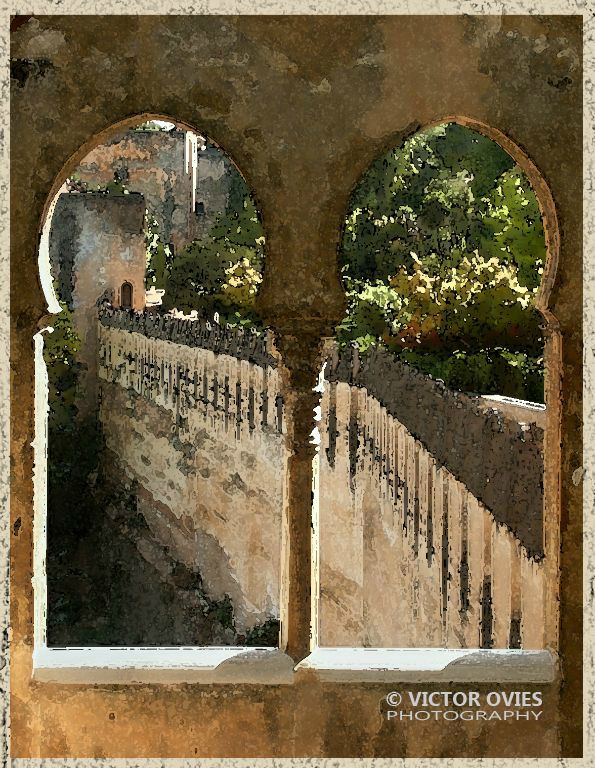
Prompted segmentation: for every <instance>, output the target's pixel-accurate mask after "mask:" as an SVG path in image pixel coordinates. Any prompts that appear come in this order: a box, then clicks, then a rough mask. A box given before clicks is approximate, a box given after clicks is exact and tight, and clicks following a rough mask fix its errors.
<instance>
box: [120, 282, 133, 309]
mask: <svg viewBox="0 0 595 768" xmlns="http://www.w3.org/2000/svg"><path fill="white" fill-rule="evenodd" d="M120 305H121V306H122V308H123V309H132V286H131V285H130V283H122V288H121V289H120Z"/></svg>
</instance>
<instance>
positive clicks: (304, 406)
mask: <svg viewBox="0 0 595 768" xmlns="http://www.w3.org/2000/svg"><path fill="white" fill-rule="evenodd" d="M11 55H12V57H13V59H14V61H13V73H12V74H13V78H14V79H13V81H12V94H11V132H12V135H14V136H18V137H19V140H18V142H13V146H12V153H11V209H10V210H11V266H12V270H13V272H12V295H11V312H12V328H11V364H12V372H13V378H12V391H11V396H12V398H13V402H14V403H18V407H15V408H13V409H12V431H11V440H12V456H13V473H12V487H11V526H14V532H15V533H14V536H12V547H11V599H12V606H11V624H12V653H11V696H12V699H11V706H12V712H11V714H12V751H13V755H14V756H28V755H32V756H37V755H43V756H62V757H63V756H88V755H96V756H113V757H116V756H126V757H131V756H133V755H138V756H141V755H142V756H161V757H164V756H190V757H193V756H196V755H200V756H221V755H228V756H234V755H242V756H244V757H247V756H255V757H256V756H265V755H270V756H284V755H285V756H286V755H298V756H302V755H306V756H331V757H338V756H346V755H347V756H363V757H367V756H374V755H387V756H427V755H441V756H443V757H448V756H453V755H457V756H462V755H464V756H477V755H485V756H500V757H504V756H545V755H547V756H555V755H558V754H563V755H565V756H578V755H580V754H581V750H582V729H581V723H582V714H581V707H580V702H581V701H582V679H581V674H582V588H581V585H582V549H581V547H582V487H581V484H580V473H579V474H578V475H577V474H575V473H576V471H577V470H578V469H579V468H580V467H581V464H582V448H581V439H582V377H581V373H582V349H581V341H582V327H581V299H582V288H581V281H582V267H581V265H582V260H581V259H582V211H581V205H580V200H581V199H582V159H581V158H582V85H581V83H582V63H581V62H582V20H581V18H580V17H578V16H544V15H542V16H530V17H529V16H527V17H519V16H504V17H499V16H482V17H469V16H392V17H386V16H374V17H366V16H354V17H349V16H343V17H333V16H326V17H325V16H320V17H316V16H309V17H308V16H303V17H300V16H285V17H264V16H263V17H258V16H254V17H250V16H244V17H217V16H119V17H113V16H112V17H102V16H86V17H83V16H57V15H52V16H43V17H40V18H31V19H29V20H28V21H27V22H26V23H25V24H22V25H21V26H19V28H18V29H17V31H16V32H15V33H14V34H13V37H12V50H11ZM156 60H159V62H160V66H159V67H156V66H153V62H154V61H156ZM146 115H150V116H153V117H160V116H161V117H164V118H167V117H168V116H170V117H173V118H174V119H175V120H177V121H179V122H182V123H184V124H186V125H188V127H191V128H194V130H196V131H197V132H204V133H206V134H207V135H208V136H211V137H213V139H214V140H215V141H217V143H218V144H219V145H221V146H222V147H223V148H224V149H225V150H226V151H228V152H229V153H230V155H231V156H232V157H233V159H234V161H235V162H236V163H237V164H238V167H239V168H241V169H242V172H243V173H244V175H245V177H246V179H247V181H248V183H249V185H250V186H251V188H252V189H253V190H254V191H255V195H256V198H257V201H258V203H259V205H260V207H261V210H262V213H263V224H264V227H265V233H266V237H267V269H266V272H265V277H264V284H263V287H262V291H261V293H260V298H259V301H260V308H261V310H262V311H263V312H264V314H265V316H266V317H267V319H268V320H269V321H270V322H271V323H272V324H273V325H274V327H275V329H276V331H277V333H278V346H279V348H280V351H281V354H282V355H283V360H284V364H285V366H286V369H285V371H283V375H284V376H285V377H286V380H287V383H288V384H289V385H290V386H291V394H290V396H289V397H288V400H287V402H286V413H287V437H288V449H289V459H288V474H287V479H286V483H287V486H286V487H287V493H286V495H285V508H284V515H285V517H286V521H287V525H288V528H289V529H290V530H291V533H292V541H293V544H292V546H291V547H290V548H289V550H288V552H287V573H288V584H289V589H288V599H287V607H286V614H285V615H286V620H285V622H284V630H283V631H284V637H285V641H286V647H287V649H288V651H289V652H290V653H291V654H293V655H294V656H295V658H302V657H303V656H304V655H306V654H307V653H308V647H309V621H310V602H309V594H310V567H309V556H310V555H309V553H310V514H311V487H312V455H313V447H312V446H310V444H309V443H310V433H311V431H312V427H313V408H314V406H315V404H316V400H317V395H316V394H315V393H313V392H312V389H313V387H314V385H315V384H316V380H317V374H318V371H319V369H320V364H321V353H320V351H319V350H320V339H321V338H322V337H324V336H327V335H330V334H332V329H333V328H334V325H335V323H336V322H337V321H338V319H339V318H340V316H341V314H342V311H343V306H344V303H343V302H344V297H343V294H342V291H341V287H340V282H339V276H338V274H337V267H336V249H337V244H338V242H339V237H340V225H341V217H342V214H343V211H344V210H345V207H346V205H347V201H348V198H349V194H350V192H351V190H352V189H353V187H354V186H355V184H356V182H357V179H358V178H359V176H360V175H361V173H362V172H363V171H364V170H365V169H366V168H367V166H368V165H369V163H370V162H371V160H372V159H374V158H375V157H377V156H378V155H379V154H380V152H381V151H383V150H384V149H386V148H388V147H390V146H391V145H394V144H395V143H398V142H399V141H400V140H401V139H402V138H403V137H405V136H408V135H410V134H411V133H413V132H414V131H415V130H417V128H418V127H420V126H424V125H428V124H430V123H434V122H439V121H443V120H444V119H445V118H447V117H456V119H458V120H460V121H462V122H467V123H468V124H469V125H471V126H472V127H476V128H478V129H480V130H482V131H484V132H485V133H486V134H487V135H489V136H491V137H493V138H496V140H498V141H500V142H501V143H502V145H503V146H504V147H505V148H506V149H507V150H508V151H509V152H511V154H512V155H513V156H514V157H515V159H516V160H517V161H518V162H519V163H520V164H521V165H522V167H523V168H524V170H525V171H526V172H527V173H528V175H529V178H530V179H531V181H532V183H533V184H534V185H535V186H536V188H537V191H538V196H539V199H540V201H541V203H542V204H543V205H544V213H545V215H546V222H545V223H546V230H547V232H548V237H549V244H550V256H551V258H550V266H549V267H548V274H547V275H546V290H545V293H544V305H547V307H548V309H549V311H550V312H551V313H552V314H553V317H554V318H555V319H556V320H557V322H558V324H559V328H557V327H556V326H555V324H553V325H551V326H550V330H549V331H548V338H549V340H548V345H547V349H546V360H547V364H548V365H549V367H550V378H549V380H548V382H547V387H546V392H547V395H546V396H547V406H548V422H547V425H546V437H545V442H546V449H545V453H546V483H545V485H546V489H545V490H546V506H545V510H546V525H550V526H551V528H550V529H549V530H550V534H551V537H550V539H549V540H548V543H547V544H546V547H547V551H546V559H547V558H548V557H549V561H551V562H552V563H553V566H552V572H553V573H554V575H556V570H557V556H558V553H559V555H560V585H559V610H560V617H559V618H560V632H559V650H560V657H561V667H560V677H559V679H558V682H557V683H556V684H555V685H552V686H540V687H541V689H542V690H543V691H544V701H545V707H544V709H545V711H544V714H543V716H542V718H541V719H540V721H539V722H534V723H527V722H525V721H520V722H519V723H517V724H514V723H510V722H508V723H495V722H492V723H486V724H481V723H480V724H477V723H458V724H457V725H456V727H455V726H454V725H453V727H452V728H448V729H446V728H444V727H443V724H441V723H431V722H430V723H415V722H412V723H407V724H404V725H403V726H402V727H399V728H395V724H394V722H388V721H387V720H386V719H385V718H383V716H382V706H383V705H382V703H381V701H382V699H383V697H384V696H386V693H387V690H388V688H387V686H386V685H364V684H361V683H358V684H347V685H345V684H337V683H323V682H321V681H320V680H319V679H318V678H317V677H316V675H314V674H303V675H302V674H300V675H297V676H296V682H295V684H294V685H293V686H288V687H284V688H282V689H281V688H276V687H267V686H266V685H262V686H238V687H229V686H212V687H209V688H208V689H207V688H205V687H200V686H188V685H171V686H157V685H150V686H149V685H147V686H138V687H134V686H117V685H115V686H68V685H59V684H41V683H38V682H35V681H32V680H31V665H32V656H31V652H32V638H33V626H32V621H33V594H32V584H31V576H32V574H31V562H32V557H31V552H32V545H33V515H32V498H33V481H32V475H33V471H32V470H33V449H32V447H31V442H32V439H33V378H34V376H33V372H34V367H33V364H34V361H33V351H32V344H31V338H32V336H33V335H34V333H35V332H36V331H37V329H38V326H39V323H40V321H44V319H45V320H46V321H47V316H46V310H45V303H44V297H43V294H42V291H41V287H40V284H39V281H38V280H37V277H36V275H37V245H38V233H39V231H40V229H41V225H42V221H43V214H44V210H45V208H46V206H47V205H48V203H49V200H50V199H51V197H52V196H53V195H54V194H55V193H56V192H57V190H58V189H59V188H60V186H61V184H62V183H63V181H64V180H65V179H66V177H67V176H68V174H69V173H71V172H72V171H73V170H74V169H75V167H76V165H77V164H78V163H79V162H80V160H81V159H82V158H83V157H84V155H85V154H87V153H88V152H89V151H90V150H91V149H92V148H93V147H94V146H96V145H97V144H100V143H104V142H105V141H106V140H108V139H109V137H110V135H112V133H111V132H112V131H113V132H117V131H121V130H122V129H123V128H124V127H126V125H130V124H133V122H138V119H139V117H138V116H146ZM66 116H68V119H66ZM141 119H142V118H141ZM126 121H129V122H126ZM114 126H117V127H116V128H115V129H114ZM529 158H530V160H529ZM32 168H35V173H31V169H32ZM549 191H551V197H552V201H553V202H552V201H550V200H549V198H548V194H549ZM556 220H557V222H558V226H556ZM557 256H559V258H558V259H557V261H558V264H557V270H555V269H552V267H555V262H556V257H557ZM560 373H562V374H563V376H562V379H561V380H560V377H559V374H560ZM548 451H549V454H548ZM557 452H559V455H560V462H559V472H558V469H557V467H558V456H557ZM548 455H549V456H551V457H553V464H552V465H548ZM573 475H574V477H577V476H578V477H579V480H578V482H573ZM548 504H549V506H548ZM556 610H557V609H556ZM556 621H557V616H556V612H555V611H554V614H553V616H552V626H553V627H554V628H555V627H556ZM422 687H423V688H426V689H427V685H425V686H422ZM459 687H460V686H459ZM498 687H499V688H500V686H498ZM418 688H419V687H418ZM478 688H479V689H482V690H485V687H484V688H482V687H480V686H478ZM511 688H512V689H514V686H510V685H508V686H502V689H504V690H510V689H511ZM530 688H531V686H527V689H530ZM110 713H112V714H113V717H112V716H111V715H110Z"/></svg>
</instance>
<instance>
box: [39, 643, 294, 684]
mask: <svg viewBox="0 0 595 768" xmlns="http://www.w3.org/2000/svg"><path fill="white" fill-rule="evenodd" d="M293 667H294V662H293V659H291V658H290V657H289V656H287V655H286V654H284V653H283V652H282V651H280V650H279V649H278V648H251V647H250V648H248V647H239V646H231V647H230V646H217V647H191V648H181V647H180V648H175V647H172V648H163V647H145V648H102V647H94V648H47V647H41V648H37V649H36V650H35V651H34V652H33V678H34V679H35V680H39V681H40V682H55V683H121V684H128V683H223V684H225V683H255V684H259V685H287V684H290V683H292V682H293V677H294V675H293Z"/></svg>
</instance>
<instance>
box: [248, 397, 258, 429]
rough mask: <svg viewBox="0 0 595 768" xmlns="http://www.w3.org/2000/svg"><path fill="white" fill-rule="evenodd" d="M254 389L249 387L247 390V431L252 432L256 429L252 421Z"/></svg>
mask: <svg viewBox="0 0 595 768" xmlns="http://www.w3.org/2000/svg"><path fill="white" fill-rule="evenodd" d="M254 401H255V396H254V387H250V388H249V390H248V429H249V430H250V432H253V431H254V429H255V427H256V422H255V420H254Z"/></svg>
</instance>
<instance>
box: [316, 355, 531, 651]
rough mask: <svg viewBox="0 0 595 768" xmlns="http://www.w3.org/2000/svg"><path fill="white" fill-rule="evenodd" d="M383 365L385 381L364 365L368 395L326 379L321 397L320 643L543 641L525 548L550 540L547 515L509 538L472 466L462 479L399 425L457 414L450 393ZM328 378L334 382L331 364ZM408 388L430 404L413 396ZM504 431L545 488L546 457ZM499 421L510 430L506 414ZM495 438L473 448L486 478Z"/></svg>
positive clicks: (464, 415)
mask: <svg viewBox="0 0 595 768" xmlns="http://www.w3.org/2000/svg"><path fill="white" fill-rule="evenodd" d="M384 363H385V367H384V371H383V370H382V369H380V370H378V369H377V370H376V371H375V373H376V376H374V375H371V372H370V371H368V375H367V381H368V386H369V388H368V389H367V390H366V389H363V388H362V387H361V386H360V387H356V386H355V384H353V385H350V384H349V383H347V382H344V381H339V382H337V381H336V380H335V381H334V382H333V383H331V382H328V381H327V382H326V386H325V389H324V394H323V397H322V403H321V419H320V422H319V429H320V433H321V445H320V454H319V480H318V482H319V489H320V503H319V521H318V530H319V539H320V555H319V562H320V605H319V631H320V638H319V642H320V644H321V645H325V646H362V645H363V646H368V647H389V648H390V647H392V648H395V647H416V646H417V647H423V648H426V647H428V648H429V647H445V648H461V647H462V648H477V647H483V648H489V647H494V648H515V647H516V648H519V647H522V648H526V649H532V648H537V649H541V648H543V647H544V642H545V637H544V623H545V610H544V606H545V598H546V594H545V591H544V567H543V563H542V562H539V560H536V559H535V557H532V556H531V554H530V553H531V552H532V554H533V555H534V554H535V547H534V546H533V549H532V550H531V549H529V551H528V550H527V546H529V547H531V546H532V545H534V543H535V541H539V538H540V537H542V535H543V531H542V529H541V510H540V509H539V519H538V520H537V521H533V531H532V533H533V541H531V540H530V539H529V540H527V538H526V537H523V536H521V538H520V539H519V538H518V535H515V534H514V533H512V531H511V530H510V528H507V527H506V526H505V525H504V524H503V523H502V520H501V513H502V511H503V509H505V506H504V505H498V506H497V507H496V509H495V510H488V509H487V508H486V507H485V506H484V505H483V504H482V503H480V502H479V501H478V499H477V498H476V496H474V495H473V493H471V492H470V490H469V488H468V486H467V483H468V482H469V483H472V482H473V479H474V477H473V475H474V473H475V468H474V467H473V463H472V462H468V466H465V465H463V466H461V467H458V470H459V471H458V474H457V476H456V477H455V476H454V475H453V474H452V472H450V471H449V469H448V465H446V466H444V465H441V464H440V463H439V462H438V461H437V460H436V458H435V456H434V455H433V453H432V451H431V450H428V446H426V445H424V443H423V441H420V440H419V439H416V436H414V435H412V434H411V432H410V431H409V430H408V429H407V428H406V427H405V426H404V424H403V422H405V423H407V424H408V425H409V426H410V427H411V424H415V421H416V418H417V414H419V413H421V414H425V418H426V420H427V422H428V423H429V424H432V423H433V422H432V421H431V420H430V419H429V417H428V415H429V414H430V413H433V414H435V413H438V414H440V413H441V412H442V413H443V414H444V413H445V412H447V410H448V408H449V404H450V401H451V400H452V396H453V393H451V392H449V391H448V390H442V391H441V388H438V390H437V391H436V390H434V391H433V389H432V386H431V382H429V381H428V380H426V379H425V377H420V376H418V375H416V374H415V373H413V372H410V371H408V370H407V369H406V368H404V367H403V366H401V365H394V363H393V365H394V367H393V369H392V370H391V368H390V367H389V366H387V365H386V359H385V360H384ZM335 374H336V372H335ZM398 374H400V376H398ZM329 378H335V379H336V376H333V375H332V370H331V371H330V372H329ZM349 378H351V379H357V378H358V377H357V376H350V377H349ZM387 381H388V382H391V381H392V383H393V391H394V394H395V399H394V400H392V401H389V402H384V403H383V402H381V401H380V400H379V399H378V395H377V392H378V390H382V389H383V387H385V385H386V382H387ZM412 384H415V385H416V386H415V387H413V386H412ZM407 388H408V389H410V390H415V392H416V396H418V397H420V399H422V400H423V405H424V406H425V407H420V405H418V404H416V405H413V406H412V405H411V404H410V403H408V402H407V398H406V397H404V390H405V389H407ZM374 390H376V391H374ZM396 402H399V406H398V410H399V412H400V414H401V415H402V417H401V419H400V420H399V419H397V418H395V416H394V415H393V413H394V411H395V410H396V408H395V403H396ZM391 406H392V407H391ZM459 406H460V407H459V408H458V409H457V410H456V411H455V412H456V413H457V416H458V417H459V418H460V419H461V420H462V422H463V423H464V425H465V428H463V429H461V431H462V432H466V433H467V434H469V435H473V433H474V431H476V430H477V428H478V426H479V432H480V433H481V426H480V425H481V422H482V419H481V417H479V416H478V414H476V413H474V412H473V410H471V408H470V406H469V404H467V407H466V408H465V407H464V403H463V402H462V401H461V402H460V403H459ZM451 407H452V406H451ZM329 415H330V418H329ZM506 426H507V427H508V429H507V431H508V430H510V431H508V435H507V436H506V437H507V441H509V443H510V450H511V452H513V451H515V450H516V451H517V456H518V462H519V464H521V465H522V466H523V472H524V476H525V479H526V482H527V485H528V486H534V487H536V488H537V489H539V486H540V483H541V482H542V472H543V467H542V463H541V460H540V459H541V457H540V455H539V454H537V456H534V457H533V459H534V460H533V461H531V456H529V457H523V456H522V449H523V447H524V445H525V443H523V441H522V439H521V437H520V435H519V436H517V437H516V438H515V437H513V432H512V430H513V424H508V425H506ZM501 428H502V432H501V433H499V434H500V435H502V434H503V433H504V425H503V424H502V422H501ZM517 430H518V424H517ZM455 437H456V436H455ZM437 439H438V440H439V439H440V436H438V438H437ZM453 442H456V440H453ZM493 442H494V441H493V440H490V438H489V437H488V439H485V438H484V439H483V440H478V441H477V442H476V444H475V445H474V449H473V450H474V451H475V452H477V453H479V455H480V459H481V460H483V465H484V467H485V469H486V474H485V476H489V475H488V473H489V468H490V462H491V457H490V453H491V451H492V444H493ZM499 447H500V454H501V453H502V448H503V445H502V442H501V443H500V446H499ZM433 448H434V450H435V448H436V445H434V446H433ZM496 456H497V457H498V452H497V451H496ZM499 458H500V461H501V462H502V456H501V455H500V456H499ZM527 459H528V460H527ZM511 485H512V480H511ZM539 497H540V498H541V494H540V493H539ZM525 513H526V514H527V515H529V510H525ZM527 531H529V532H531V526H530V525H528V526H526V528H525V530H524V533H526V532H527ZM540 546H541V544H540Z"/></svg>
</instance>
